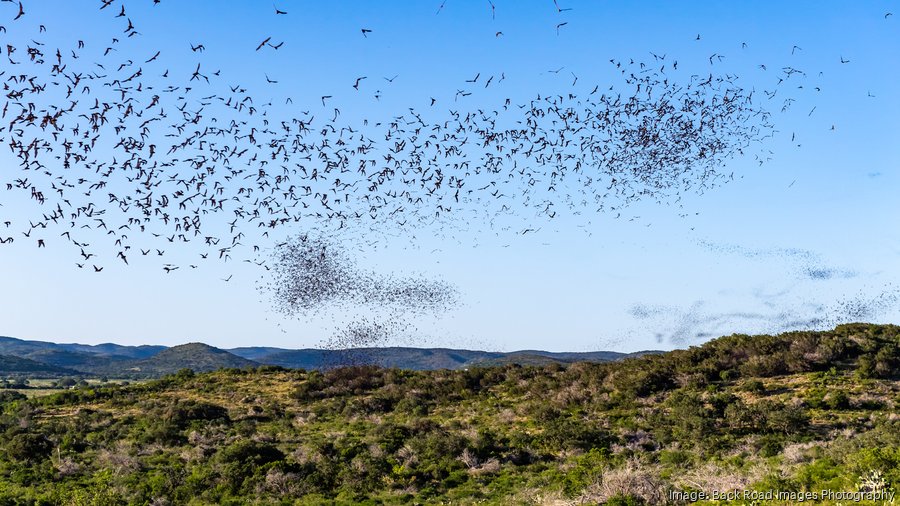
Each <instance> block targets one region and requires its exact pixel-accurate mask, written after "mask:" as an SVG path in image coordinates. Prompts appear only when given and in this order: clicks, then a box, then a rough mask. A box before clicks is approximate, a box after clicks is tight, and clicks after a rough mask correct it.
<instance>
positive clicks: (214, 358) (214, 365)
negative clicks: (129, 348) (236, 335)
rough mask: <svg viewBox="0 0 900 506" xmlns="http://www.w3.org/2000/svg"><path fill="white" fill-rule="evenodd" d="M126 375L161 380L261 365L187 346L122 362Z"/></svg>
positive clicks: (204, 347)
mask: <svg viewBox="0 0 900 506" xmlns="http://www.w3.org/2000/svg"><path fill="white" fill-rule="evenodd" d="M121 365H122V366H123V367H124V371H123V372H126V373H128V374H129V375H132V374H136V375H141V376H144V375H146V376H162V375H165V374H171V373H175V372H178V371H179V370H181V369H191V370H194V371H197V372H205V371H214V370H216V369H222V368H232V367H235V368H241V367H257V366H259V365H260V364H259V363H257V362H254V361H252V360H247V359H246V358H243V357H239V356H237V355H234V354H232V353H229V352H227V351H225V350H221V349H219V348H215V347H213V346H210V345H208V344H203V343H188V344H182V345H179V346H173V347H171V348H166V349H164V350H162V351H160V352H159V353H157V354H156V355H153V356H152V357H150V358H147V359H143V360H136V361H129V362H123V363H122V364H121Z"/></svg>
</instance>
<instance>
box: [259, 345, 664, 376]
mask: <svg viewBox="0 0 900 506" xmlns="http://www.w3.org/2000/svg"><path fill="white" fill-rule="evenodd" d="M653 353H661V352H657V351H642V352H638V353H619V352H615V351H592V352H565V353H555V352H549V351H539V350H525V351H514V352H496V351H478V350H455V349H450V348H405V347H387V348H355V349H352V350H318V349H301V350H287V351H279V352H276V353H272V354H264V353H256V354H254V355H253V357H254V358H253V360H254V361H256V362H259V363H261V364H267V365H278V366H281V367H288V368H295V369H315V368H320V367H322V366H323V365H324V366H328V365H333V364H341V363H350V364H356V363H370V364H377V365H380V366H382V367H398V368H401V369H412V370H420V371H421V370H433V369H463V368H466V367H474V366H481V365H491V364H494V365H496V364H509V363H518V364H522V365H545V364H549V363H560V364H567V363H573V362H609V361H613V360H621V359H623V358H628V357H633V356H640V355H645V354H653Z"/></svg>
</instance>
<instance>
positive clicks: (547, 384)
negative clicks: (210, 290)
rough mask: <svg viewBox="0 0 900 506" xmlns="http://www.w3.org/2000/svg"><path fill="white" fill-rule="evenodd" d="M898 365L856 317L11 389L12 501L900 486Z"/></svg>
mask: <svg viewBox="0 0 900 506" xmlns="http://www.w3.org/2000/svg"><path fill="white" fill-rule="evenodd" d="M191 348H192V349H195V350H198V351H203V350H202V349H200V348H198V347H197V346H196V345H192V347H191ZM206 351H208V350H206ZM898 372H900V327H897V326H892V325H868V324H853V325H841V326H839V327H837V328H836V329H834V330H833V331H827V332H789V333H785V334H781V335H778V336H767V335H762V336H748V335H732V336H727V337H722V338H719V339H715V340H713V341H710V342H708V343H706V344H704V345H702V346H697V347H691V348H689V349H686V350H678V351H673V352H669V353H663V354H655V355H647V356H641V357H635V358H629V359H625V360H621V361H615V362H603V363H586V362H579V363H574V364H566V365H563V364H548V365H542V366H520V365H516V364H507V365H503V366H492V367H472V368H468V369H467V370H447V369H442V370H436V371H412V370H401V369H389V368H379V367H373V366H363V367H341V368H334V369H329V370H326V371H308V372H307V371H301V370H287V369H283V368H279V367H275V366H265V367H259V368H256V369H248V368H243V369H223V370H218V371H215V372H210V373H202V374H195V373H191V372H190V371H186V370H185V371H180V372H179V373H178V374H175V375H168V376H166V377H164V378H162V379H160V380H157V381H150V382H147V383H143V384H139V385H130V386H127V387H123V386H105V387H96V386H93V387H82V388H79V389H74V390H67V391H64V392H60V393H57V394H53V395H49V396H45V397H36V398H32V399H30V400H25V399H23V398H21V397H20V396H17V395H16V394H14V393H12V394H9V393H8V394H7V395H3V396H0V406H2V413H3V414H2V416H0V430H3V431H4V433H5V434H6V436H5V438H4V440H3V442H2V443H0V444H2V449H3V451H2V452H0V503H29V502H37V503H53V504H58V503H70V504H80V503H82V502H83V501H86V500H88V499H90V500H92V501H95V502H98V503H99V502H103V503H110V504H113V503H133V504H147V503H155V504H185V503H192V504H224V503H227V504H243V503H250V502H258V503H267V504H268V503H291V504H361V503H362V504H412V503H419V504H425V503H428V504H440V503H444V504H447V503H448V502H452V503H454V504H470V503H474V502H485V503H490V504H581V503H593V504H596V503H600V502H605V503H606V504H620V505H622V504H673V503H674V504H684V501H680V500H676V499H673V498H672V497H673V496H671V495H670V493H671V492H672V491H681V492H706V493H712V492H713V491H723V490H731V489H733V488H738V489H747V490H756V491H766V490H781V491H795V492H804V491H805V492H812V491H815V492H816V493H818V492H819V491H821V490H823V489H828V490H835V491H860V492H868V493H875V492H879V493H880V492H889V491H891V490H897V489H898V488H900V417H898V416H897V405H898V402H900V376H898ZM817 502H818V503H823V504H837V503H838V502H840V501H839V500H824V501H817ZM843 502H844V503H845V504H846V503H847V501H846V500H845V501H843ZM702 503H703V502H701V504H702ZM790 503H791V502H790V500H784V501H781V502H779V501H774V502H771V503H767V504H790ZM707 504H708V503H707ZM862 504H872V502H865V501H864V502H862Z"/></svg>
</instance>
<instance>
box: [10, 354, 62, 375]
mask: <svg viewBox="0 0 900 506" xmlns="http://www.w3.org/2000/svg"><path fill="white" fill-rule="evenodd" d="M77 374H80V373H79V372H78V371H75V370H72V369H66V368H64V367H57V366H53V365H50V364H45V363H42V362H37V361H34V360H30V359H27V358H22V357H15V356H12V355H0V376H5V377H9V376H14V377H22V378H34V377H60V376H72V375H77Z"/></svg>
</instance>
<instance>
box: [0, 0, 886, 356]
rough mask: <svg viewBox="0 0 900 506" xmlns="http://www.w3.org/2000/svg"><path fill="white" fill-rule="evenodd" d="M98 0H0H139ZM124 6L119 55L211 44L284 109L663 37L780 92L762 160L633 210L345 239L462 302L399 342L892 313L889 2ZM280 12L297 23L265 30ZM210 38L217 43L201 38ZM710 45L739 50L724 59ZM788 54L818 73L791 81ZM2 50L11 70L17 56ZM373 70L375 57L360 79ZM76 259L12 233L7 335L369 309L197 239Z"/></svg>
mask: <svg viewBox="0 0 900 506" xmlns="http://www.w3.org/2000/svg"><path fill="white" fill-rule="evenodd" d="M99 5H100V2H95V1H89V2H69V1H66V2H62V1H60V2H57V1H41V2H26V9H27V13H26V15H25V16H23V17H22V19H20V20H18V21H15V22H13V21H12V18H13V17H14V16H15V15H16V12H17V10H18V9H17V5H15V4H12V3H3V4H0V19H2V21H0V24H2V25H4V26H5V27H6V29H7V31H6V33H0V39H2V41H0V42H3V43H4V44H6V43H10V42H14V43H16V44H19V45H21V46H22V47H24V46H25V44H26V43H27V42H28V41H29V40H31V39H38V40H40V41H42V42H43V43H44V44H45V45H46V46H48V47H51V48H52V47H66V48H68V47H70V46H72V45H73V44H74V42H75V41H76V40H79V39H81V40H84V41H85V43H86V44H87V45H88V46H90V47H103V46H104V45H105V44H108V40H109V39H110V38H111V37H122V26H120V25H121V24H122V23H123V22H124V21H123V20H122V19H116V18H114V16H115V14H116V13H117V12H118V11H119V9H120V8H121V5H123V4H122V2H121V1H116V2H115V3H114V4H112V5H111V6H110V7H109V8H107V9H105V10H103V11H100V10H98V7H99ZM124 5H125V6H126V10H127V17H128V18H130V19H132V20H133V21H134V24H135V25H136V27H137V30H138V31H139V32H140V34H141V35H140V36H138V37H136V40H132V41H129V42H128V44H129V45H128V46H123V49H122V51H123V52H124V51H126V49H124V48H125V47H127V48H128V51H134V54H131V53H128V54H118V55H117V57H118V58H119V59H121V60H125V59H129V58H131V59H133V60H135V61H138V60H141V61H143V60H146V59H148V58H149V57H150V56H152V55H153V54H154V53H155V52H156V51H160V53H161V55H160V57H159V58H160V60H161V61H164V62H165V64H164V65H163V68H169V69H170V70H171V72H172V73H173V75H174V74H179V73H180V74H181V75H187V76H189V75H190V72H191V70H193V68H194V67H195V66H196V64H197V63H198V62H201V61H202V65H203V68H204V69H208V71H209V72H212V71H214V70H220V71H221V73H220V76H221V79H222V80H223V81H224V82H225V83H229V84H230V83H235V84H237V83H240V84H241V85H242V86H244V87H246V88H247V89H248V90H250V93H253V94H254V95H256V96H257V97H260V98H259V100H258V101H260V102H262V101H265V100H266V98H265V97H270V98H271V99H272V100H273V101H274V102H277V103H283V102H284V98H285V97H287V96H290V97H291V98H292V100H293V104H292V105H290V106H285V109H289V108H290V107H292V108H295V109H297V110H299V111H302V110H312V111H313V113H315V111H318V112H319V114H321V115H328V114H330V110H331V108H330V107H329V108H323V107H322V104H321V99H320V97H321V96H323V95H332V98H331V99H330V101H331V104H330V105H332V106H333V107H340V108H341V109H342V111H343V115H344V116H345V117H346V118H347V121H351V120H353V119H354V118H358V119H362V118H367V119H369V120H370V121H372V122H374V121H377V120H379V119H380V120H385V121H386V120H389V119H390V118H391V117H392V116H395V115H399V114H403V113H404V112H406V111H407V110H408V109H409V108H410V107H413V108H415V109H417V110H426V109H427V110H431V111H433V114H435V115H438V116H439V115H440V114H446V112H447V110H448V109H454V108H458V107H460V106H459V105H457V104H455V103H454V97H455V94H456V93H457V90H459V89H461V88H464V87H465V81H466V80H469V79H472V78H473V76H475V75H477V74H480V75H481V76H482V77H481V79H482V80H484V79H487V78H488V76H496V79H497V80H499V76H501V75H503V76H504V80H503V82H499V83H497V84H495V85H492V86H491V87H490V88H488V89H481V90H479V92H478V93H474V94H473V95H472V96H468V97H465V100H467V102H466V107H468V108H469V109H473V108H478V107H484V108H486V109H487V108H496V107H497V106H498V103H502V101H503V100H504V99H505V98H507V97H510V98H511V99H512V101H513V102H514V103H521V102H523V101H527V100H530V99H532V98H534V97H535V96H537V95H548V94H555V93H564V92H566V91H567V90H569V89H572V88H573V86H572V81H573V80H574V79H575V78H577V82H576V84H577V89H578V90H580V91H582V92H585V91H590V89H591V88H593V87H594V86H595V85H600V87H601V88H606V87H607V86H608V84H607V83H612V82H613V80H614V78H615V75H614V74H615V72H614V71H613V69H612V67H611V65H610V64H609V60H610V59H615V60H623V61H624V60H629V59H631V58H633V59H635V60H639V61H653V56H652V55H651V52H653V53H656V54H658V55H665V57H666V58H667V61H674V60H677V61H678V62H679V67H680V68H681V69H682V70H683V72H684V74H685V75H689V74H690V73H696V74H698V75H702V76H705V75H706V74H708V73H709V72H713V71H714V72H716V73H719V74H731V75H734V76H737V77H738V79H739V80H740V84H741V86H743V87H744V88H746V89H748V90H749V89H754V90H756V94H755V95H754V100H755V101H757V103H758V104H759V105H760V106H761V107H764V108H766V109H767V110H770V111H771V112H772V113H773V116H772V122H773V124H774V127H775V129H776V130H777V133H776V134H775V136H774V137H773V138H771V139H768V140H766V141H765V143H764V144H763V146H762V148H763V149H765V150H766V151H769V150H770V151H771V154H770V155H768V156H769V157H770V158H771V159H770V160H769V161H767V162H766V163H764V164H762V165H759V164H758V163H757V162H756V161H755V160H754V158H753V157H752V156H751V155H747V156H746V157H744V158H736V159H734V160H730V161H728V162H727V163H728V165H727V166H726V167H723V168H722V169H721V172H723V173H725V174H728V173H730V172H733V173H734V175H735V179H734V181H731V182H729V183H727V184H725V185H723V186H721V187H718V188H715V189H713V190H711V191H707V192H704V193H703V194H702V195H696V194H688V195H685V196H684V198H683V200H682V201H681V202H680V204H681V207H680V208H679V207H678V206H673V205H659V204H657V203H655V202H640V203H637V204H635V205H633V206H631V207H630V208H628V209H627V210H625V211H624V212H623V213H622V215H621V216H620V217H619V218H616V217H615V215H611V214H604V213H600V214H594V215H591V216H580V217H578V219H560V220H556V221H552V222H546V221H541V222H539V223H538V222H535V225H536V228H540V230H539V231H538V232H537V233H535V234H528V235H524V236H523V235H520V234H516V233H515V232H503V233H498V234H495V233H493V232H490V231H489V228H488V227H485V226H476V224H472V223H457V228H458V230H457V231H456V232H454V233H453V234H452V235H451V236H450V237H441V236H440V235H436V234H433V233H427V232H424V231H423V233H422V234H417V235H416V237H412V236H410V235H408V234H406V235H400V236H398V237H396V238H395V239H393V240H391V241H389V243H388V244H385V245H383V247H380V248H378V249H376V250H373V249H363V250H361V251H359V250H354V251H356V253H355V254H356V255H358V257H357V260H358V262H359V264H360V266H361V267H362V268H365V269H370V270H373V271H377V272H381V273H395V274H397V275H407V274H411V273H420V274H423V275H427V276H430V277H434V278H440V279H443V280H445V281H447V282H449V283H453V284H454V285H455V286H456V287H457V288H458V290H459V292H460V294H461V298H462V300H463V303H462V304H461V305H460V306H459V307H457V308H455V309H454V310H452V311H448V312H446V313H445V314H442V315H440V316H439V317H436V318H432V317H429V318H422V319H421V320H420V321H417V324H418V327H419V330H418V331H416V332H414V333H412V334H411V335H406V336H398V338H397V339H396V340H394V341H392V342H389V343H383V344H412V345H418V346H446V347H467V348H480V349H489V350H514V349H545V350H552V351H564V350H572V351H578V350H596V349H610V350H619V351H635V350H640V349H648V348H656V349H669V348H673V347H683V346H686V345H689V344H697V343H700V342H703V341H704V340H706V339H709V338H711V337H715V336H718V335H722V334H730V333H734V332H745V333H756V332H773V331H782V330H789V329H793V328H803V329H805V328H817V327H828V326H833V325H834V324H835V323H840V322H845V321H858V320H866V321H876V322H895V323H896V322H898V321H900V304H898V303H896V302H897V301H896V290H897V289H898V288H900V262H898V259H900V237H898V235H897V223H898V222H900V200H898V197H897V188H900V172H898V168H900V165H898V164H900V142H898V139H900V121H898V117H900V98H898V96H897V94H896V88H897V84H896V83H897V82H900V67H898V65H897V54H898V51H900V24H898V23H900V5H898V4H897V3H896V2H837V1H835V2H743V3H736V2H729V3H724V2H662V1H659V2H657V1H648V2H607V1H603V2H590V1H575V0H559V7H560V8H562V9H571V10H562V11H559V10H558V9H557V7H556V6H555V5H554V2H553V1H552V0H547V1H543V0H541V1H527V2H519V1H504V0H494V1H493V4H491V3H490V2H488V1H483V2H482V1H462V0H446V1H444V2H443V3H442V2H441V1H438V0H435V1H417V2H399V1H396V2H364V1H352V2H309V1H296V0H282V1H279V2H276V5H277V8H278V9H280V10H283V11H286V12H287V13H288V14H286V15H276V14H275V12H274V11H275V8H274V7H273V6H272V5H271V3H267V2H205V1H196V2H180V1H174V0H162V2H160V3H159V4H158V5H153V3H152V2H151V1H150V0H146V1H144V0H141V1H137V0H131V1H127V2H125V3H124ZM442 5H443V6H442ZM492 5H493V6H494V8H493V10H492ZM441 6H442V7H441ZM892 11H896V15H891V16H886V14H887V13H889V12H892ZM563 23H565V24H563ZM39 25H45V27H46V30H47V31H46V33H42V32H39ZM363 28H365V29H367V30H371V31H370V32H366V33H365V34H363V33H362V32H361V30H362V29H363ZM498 32H501V33H499V34H498ZM698 35H699V40H698V39H697V37H698ZM270 36H271V37H272V39H271V42H272V43H273V44H277V43H280V42H282V41H283V42H284V45H283V46H280V48H279V49H278V50H274V49H270V48H269V47H265V48H264V49H263V50H261V51H257V50H256V49H255V48H256V47H257V45H258V44H259V42H260V41H262V40H263V39H265V38H267V37H270ZM198 44H203V46H204V51H203V52H202V53H200V52H195V51H192V50H191V46H195V47H196V46H197V45H198ZM20 54H22V53H21V52H20V53H17V54H16V56H17V57H18V56H19V55H20ZM712 55H721V56H724V58H723V59H721V60H719V59H716V63H715V65H714V66H713V65H711V64H710V58H711V56H712ZM22 57H23V58H24V57H25V56H24V55H23V56H22ZM842 62H845V63H842ZM762 65H764V66H765V67H766V68H765V70H763V69H762V68H761V66H762ZM785 67H792V68H796V69H798V70H802V71H803V72H804V73H805V76H806V77H805V78H804V79H802V80H800V79H797V80H795V81H793V82H789V83H788V84H784V83H782V84H777V80H778V76H779V75H781V74H779V72H781V69H783V68H785ZM560 68H562V70H561V71H559V72H550V71H551V70H553V71H555V70H557V69H560ZM0 70H2V71H5V72H6V73H7V74H6V75H11V74H13V73H14V71H15V69H14V68H13V66H12V65H9V64H7V63H6V60H5V59H3V60H2V61H0ZM361 76H366V77H367V79H365V80H363V81H361V83H360V86H359V88H360V89H359V90H356V89H354V88H353V87H352V85H353V84H354V82H355V80H356V79H357V78H359V77H361ZM395 76H396V77H395ZM266 78H268V79H270V80H274V81H278V83H277V84H270V83H267V81H266ZM391 78H393V80H392V81H390V82H389V81H388V79H391ZM4 79H6V77H4ZM146 79H147V81H146V82H152V78H150V77H147V78H146ZM159 85H160V86H162V85H163V83H162V81H160V82H159ZM779 86H781V87H782V88H781V90H782V91H781V93H782V95H781V96H790V97H791V98H794V99H795V101H794V102H793V103H792V104H791V107H790V108H789V109H788V110H786V111H784V112H782V111H781V109H782V102H780V101H775V100H768V101H767V100H766V96H765V95H764V93H763V92H764V91H766V90H775V89H778V87H779ZM788 86H790V87H791V88H790V89H789V90H788ZM797 86H803V88H797ZM376 95H377V98H376ZM781 96H780V97H781ZM432 98H434V99H436V100H437V103H436V105H435V106H434V107H433V108H430V107H429V104H430V102H431V99H432ZM285 113H286V114H287V115H290V114H293V113H292V112H291V111H289V110H285ZM0 163H2V167H3V171H4V178H3V179H4V182H6V181H9V180H11V179H14V178H15V177H18V176H16V175H15V173H16V171H17V170H18V169H17V166H18V164H17V162H16V160H15V159H14V156H13V155H12V154H11V153H10V152H9V151H8V150H6V147H5V146H4V147H2V148H0ZM0 204H2V207H0V215H3V216H6V217H14V218H22V217H27V216H32V215H34V212H35V207H34V206H35V204H33V203H31V202H27V201H19V200H17V199H16V198H15V197H14V196H13V194H12V193H10V192H3V191H2V189H0ZM524 218H525V219H526V220H527V219H528V217H527V216H525V217H524ZM0 221H3V220H0ZM467 229H468V231H467ZM297 232H302V230H299V229H298V230H297ZM16 233H17V234H18V232H16ZM5 235H6V233H5V232H4V230H3V227H2V225H0V237H3V236H5ZM19 235H21V234H19ZM275 240H276V239H275V238H273V239H272V241H273V242H274V241H275ZM196 254H197V253H196V251H194V250H190V249H189V248H187V249H186V250H185V251H170V257H167V258H174V259H184V260H185V261H186V262H189V260H188V259H190V258H195V257H196ZM113 255H114V251H113ZM76 261H78V256H77V252H76V254H75V255H73V252H72V250H71V248H70V247H68V246H64V245H61V244H59V243H58V242H57V243H48V247H47V248H40V249H38V248H36V247H35V246H34V244H33V242H32V241H30V240H29V241H26V240H24V239H19V238H17V239H16V241H15V242H14V243H12V244H2V245H0V287H2V289H0V335H8V336H13V337H20V338H28V339H40V340H50V341H56V342H82V343H100V342H108V341H114V342H118V343H122V344H165V345H174V344H180V343H184V342H188V341H202V342H206V343H208V344H211V345H214V346H219V347H226V348H227V347H237V346H253V345H267V346H280V347H291V348H299V347H315V346H317V345H318V344H320V343H321V342H322V340H323V339H326V338H327V337H328V336H329V335H330V334H331V333H333V332H334V329H335V328H338V327H341V326H342V325H343V324H344V321H346V320H348V319H350V318H351V317H352V315H343V314H334V313H333V312H330V313H327V314H322V315H310V317H309V318H303V319H300V320H290V319H285V318H283V317H282V316H281V315H278V314H276V313H274V312H273V311H271V310H270V309H268V300H267V295H266V294H265V292H261V291H260V290H259V289H258V288H259V285H258V281H259V277H260V275H261V274H262V273H261V272H260V269H259V268H258V267H257V266H255V265H253V264H248V263H240V262H238V263H237V264H235V263H229V264H221V263H203V264H202V265H200V267H199V268H197V269H188V268H184V269H180V270H178V271H175V272H173V273H171V274H165V273H164V272H162V271H161V270H160V265H159V264H158V263H154V262H150V261H146V262H145V261H141V259H139V258H138V259H135V260H134V261H132V262H131V263H130V265H128V266H125V265H123V264H121V263H117V262H107V266H106V267H105V269H104V271H103V272H102V273H94V272H92V270H91V269H83V270H82V269H77V268H76V267H75V265H74V264H75V262H76ZM229 275H233V277H231V278H230V281H227V282H225V281H223V278H227V277H228V276H229Z"/></svg>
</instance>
